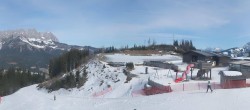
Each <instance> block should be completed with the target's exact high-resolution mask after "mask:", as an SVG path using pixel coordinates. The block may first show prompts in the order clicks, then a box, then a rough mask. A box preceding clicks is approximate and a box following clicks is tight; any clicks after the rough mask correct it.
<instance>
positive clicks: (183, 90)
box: [183, 83, 184, 91]
mask: <svg viewBox="0 0 250 110" xmlns="http://www.w3.org/2000/svg"><path fill="white" fill-rule="evenodd" d="M183 91H184V83H183Z"/></svg>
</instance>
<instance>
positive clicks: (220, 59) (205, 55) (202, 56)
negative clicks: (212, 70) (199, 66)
mask: <svg viewBox="0 0 250 110" xmlns="http://www.w3.org/2000/svg"><path fill="white" fill-rule="evenodd" d="M198 61H204V62H207V61H211V62H215V65H214V66H227V65H228V62H229V61H230V57H228V56H225V55H221V54H216V53H210V52H204V51H198V50H192V51H188V52H186V53H184V54H183V62H186V63H192V62H198Z"/></svg>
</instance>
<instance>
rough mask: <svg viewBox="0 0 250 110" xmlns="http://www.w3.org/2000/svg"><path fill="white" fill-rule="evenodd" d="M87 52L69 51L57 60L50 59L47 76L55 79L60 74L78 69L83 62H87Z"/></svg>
mask: <svg viewBox="0 0 250 110" xmlns="http://www.w3.org/2000/svg"><path fill="white" fill-rule="evenodd" d="M88 57H89V51H88V50H78V49H71V50H70V51H69V52H66V53H64V54H63V55H61V56H60V57H58V58H54V59H51V60H50V62H49V75H50V77H51V78H52V77H55V76H58V75H60V74H61V73H67V72H70V71H71V70H73V69H75V68H77V67H79V66H80V65H81V64H83V63H84V62H86V61H88Z"/></svg>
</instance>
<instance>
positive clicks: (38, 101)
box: [0, 85, 250, 110]
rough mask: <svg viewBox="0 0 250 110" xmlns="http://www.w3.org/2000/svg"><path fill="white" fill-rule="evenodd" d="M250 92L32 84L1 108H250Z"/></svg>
mask: <svg viewBox="0 0 250 110" xmlns="http://www.w3.org/2000/svg"><path fill="white" fill-rule="evenodd" d="M249 92H250V88H243V89H225V90H215V92H214V93H205V92H204V91H189V92H177V93H167V94H160V95H154V96H147V97H135V98H132V97H125V98H86V97H84V96H83V95H74V96H72V95H65V94H58V93H50V94H48V93H46V92H44V91H42V90H37V89H36V85H33V86H29V87H26V88H23V89H21V90H19V91H18V92H16V93H15V94H13V95H10V96H6V97H3V101H2V103H1V104H0V110H135V109H136V110H238V109H240V110H249V103H250V100H249V98H250V95H249ZM54 94H56V101H53V96H54Z"/></svg>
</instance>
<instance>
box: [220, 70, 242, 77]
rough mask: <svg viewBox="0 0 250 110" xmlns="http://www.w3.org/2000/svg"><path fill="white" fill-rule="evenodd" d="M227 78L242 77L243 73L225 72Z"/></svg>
mask: <svg viewBox="0 0 250 110" xmlns="http://www.w3.org/2000/svg"><path fill="white" fill-rule="evenodd" d="M223 73H224V75H225V76H241V75H242V73H241V72H238V71H223Z"/></svg>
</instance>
